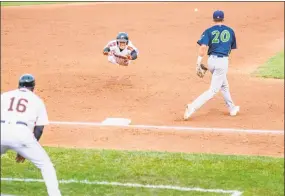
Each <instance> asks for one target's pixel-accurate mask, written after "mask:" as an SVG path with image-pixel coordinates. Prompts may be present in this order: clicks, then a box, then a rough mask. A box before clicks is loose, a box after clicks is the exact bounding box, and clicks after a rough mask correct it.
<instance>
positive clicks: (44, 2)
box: [1, 1, 70, 6]
mask: <svg viewBox="0 0 285 196" xmlns="http://www.w3.org/2000/svg"><path fill="white" fill-rule="evenodd" d="M59 3H70V2H55V1H4V2H3V1H1V6H22V5H41V4H59Z"/></svg>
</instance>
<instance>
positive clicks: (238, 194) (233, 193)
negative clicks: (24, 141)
mask: <svg viewBox="0 0 285 196" xmlns="http://www.w3.org/2000/svg"><path fill="white" fill-rule="evenodd" d="M1 181H10V182H11V181H16V182H44V180H42V179H31V178H27V179H23V178H1ZM59 183H61V184H70V183H79V184H96V185H109V186H124V187H136V188H149V189H168V190H169V189H170V190H177V191H196V192H208V193H221V194H230V195H231V196H241V195H242V192H240V191H237V190H223V189H203V188H199V187H179V186H171V185H151V184H136V183H120V182H106V181H88V180H73V179H70V180H59Z"/></svg>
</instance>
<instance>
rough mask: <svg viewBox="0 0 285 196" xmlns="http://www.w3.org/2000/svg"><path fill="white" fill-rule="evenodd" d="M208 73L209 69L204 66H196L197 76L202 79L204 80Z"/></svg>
mask: <svg viewBox="0 0 285 196" xmlns="http://www.w3.org/2000/svg"><path fill="white" fill-rule="evenodd" d="M207 71H208V68H207V67H206V66H205V65H204V64H200V65H199V64H197V65H196V74H197V75H198V76H199V77H200V78H203V77H204V75H205V74H206V72H207Z"/></svg>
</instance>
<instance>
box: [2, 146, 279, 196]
mask: <svg viewBox="0 0 285 196" xmlns="http://www.w3.org/2000/svg"><path fill="white" fill-rule="evenodd" d="M45 149H46V150H47V152H48V154H49V155H50V157H51V159H52V161H53V163H54V165H55V168H56V170H57V175H58V178H59V179H66V180H68V179H77V180H84V179H87V180H89V181H109V182H121V183H127V182H129V183H140V184H154V185H161V184H164V185H173V186H183V187H201V188H206V189H224V190H240V191H242V192H244V194H243V196H249V195H257V196H263V195H264V196H268V195H270V196H279V195H280V196H281V195H283V193H284V160H283V159H282V158H271V157H249V156H221V155H206V154H183V153H158V152H127V151H112V150H90V149H89V150H84V149H81V150H79V149H62V148H45ZM14 157H15V153H14V152H9V153H7V154H6V155H5V156H4V157H2V158H1V177H14V178H35V179H41V178H42V177H41V174H40V172H39V170H38V169H37V168H35V167H34V166H33V165H32V164H31V163H30V162H29V161H26V162H25V163H22V164H17V163H15V161H14ZM60 189H61V191H62V193H63V195H69V196H73V195H74V196H75V195H76V196H80V195H82V196H87V195H90V196H95V195H116V196H118V195H121V196H127V195H130V196H131V195H138V196H140V195H144V196H145V195H159V196H160V195H161V196H164V195H167V196H168V195H181V196H183V195H198V196H202V195H205V196H209V195H213V196H216V195H227V194H216V193H215V194H214V193H200V192H182V191H176V190H158V189H147V188H128V187H120V186H109V185H84V184H60ZM1 192H2V193H6V194H16V195H23V196H24V195H26V196H33V195H35V196H36V195H46V190H45V185H44V183H24V182H7V181H1Z"/></svg>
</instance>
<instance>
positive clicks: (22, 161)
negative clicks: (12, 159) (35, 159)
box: [16, 154, 25, 163]
mask: <svg viewBox="0 0 285 196" xmlns="http://www.w3.org/2000/svg"><path fill="white" fill-rule="evenodd" d="M24 161H25V158H24V157H22V156H21V155H19V154H17V156H16V162H17V163H24Z"/></svg>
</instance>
